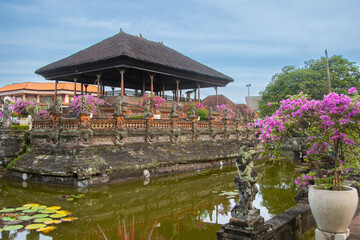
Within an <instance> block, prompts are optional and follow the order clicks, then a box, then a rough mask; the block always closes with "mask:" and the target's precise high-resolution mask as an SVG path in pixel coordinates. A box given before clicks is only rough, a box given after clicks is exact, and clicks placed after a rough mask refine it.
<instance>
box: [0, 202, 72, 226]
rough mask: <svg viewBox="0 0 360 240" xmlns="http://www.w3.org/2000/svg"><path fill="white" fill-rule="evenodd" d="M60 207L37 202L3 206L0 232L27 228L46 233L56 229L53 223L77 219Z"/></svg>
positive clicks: (0, 214) (0, 212)
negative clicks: (15, 206)
mask: <svg viewBox="0 0 360 240" xmlns="http://www.w3.org/2000/svg"><path fill="white" fill-rule="evenodd" d="M60 209H61V207H59V206H51V207H47V206H45V205H40V204H38V203H29V204H24V205H23V206H21V207H17V208H3V209H1V210H0V232H2V231H13V230H21V229H27V230H36V231H37V232H43V233H48V232H50V231H53V230H54V229H56V227H55V226H53V224H59V223H61V222H69V221H74V220H77V218H75V217H68V216H69V215H71V212H68V211H65V210H60Z"/></svg>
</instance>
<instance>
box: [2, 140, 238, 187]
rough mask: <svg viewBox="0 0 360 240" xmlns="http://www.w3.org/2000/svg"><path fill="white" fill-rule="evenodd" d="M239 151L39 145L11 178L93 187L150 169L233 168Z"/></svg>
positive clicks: (230, 146) (194, 145) (197, 146)
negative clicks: (52, 146) (228, 165)
mask: <svg viewBox="0 0 360 240" xmlns="http://www.w3.org/2000/svg"><path fill="white" fill-rule="evenodd" d="M239 147H240V143H239V142H238V141H236V140H234V141H227V142H226V143H225V142H223V141H216V142H215V141H208V142H204V141H203V142H189V143H177V144H170V143H153V144H144V143H141V144H128V145H123V146H96V147H88V148H84V147H83V148H79V147H77V148H41V147H37V148H35V149H30V151H29V153H26V154H24V155H22V157H20V158H19V159H17V160H16V161H14V162H12V163H11V164H10V166H9V167H8V171H7V174H6V176H7V177H9V178H17V179H22V180H27V181H36V182H43V183H49V184H58V185H67V186H77V187H87V186H93V185H99V184H106V183H111V182H119V181H127V180H131V179H135V178H140V177H143V172H144V170H145V169H147V170H148V171H149V172H150V176H156V175H163V174H171V173H175V172H183V171H189V170H197V169H202V168H208V167H212V166H219V165H220V164H223V165H227V164H231V163H233V162H234V159H235V158H236V157H237V156H238V154H239ZM220 161H221V162H222V163H220Z"/></svg>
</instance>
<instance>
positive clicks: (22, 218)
mask: <svg viewBox="0 0 360 240" xmlns="http://www.w3.org/2000/svg"><path fill="white" fill-rule="evenodd" d="M17 219H18V220H21V221H27V220H30V219H33V217H32V216H28V215H25V216H20V217H18V218H17Z"/></svg>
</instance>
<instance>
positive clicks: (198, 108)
mask: <svg viewBox="0 0 360 240" xmlns="http://www.w3.org/2000/svg"><path fill="white" fill-rule="evenodd" d="M193 107H194V109H195V116H196V117H200V120H207V119H209V111H208V109H207V108H206V107H205V106H204V105H203V104H202V103H199V102H197V101H188V102H186V103H185V104H184V106H183V108H182V114H183V115H185V116H187V117H190V115H191V108H193Z"/></svg>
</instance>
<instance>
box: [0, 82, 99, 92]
mask: <svg viewBox="0 0 360 240" xmlns="http://www.w3.org/2000/svg"><path fill="white" fill-rule="evenodd" d="M15 90H36V91H55V83H54V82H52V83H35V82H25V83H14V84H10V85H6V86H4V87H2V88H0V92H9V91H15ZM57 90H58V91H59V90H68V91H74V83H65V82H62V83H58V86H57ZM76 90H77V91H81V84H80V83H77V84H76ZM84 90H85V88H84ZM87 91H88V92H93V93H96V92H97V87H96V86H93V85H89V86H88V88H87Z"/></svg>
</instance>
